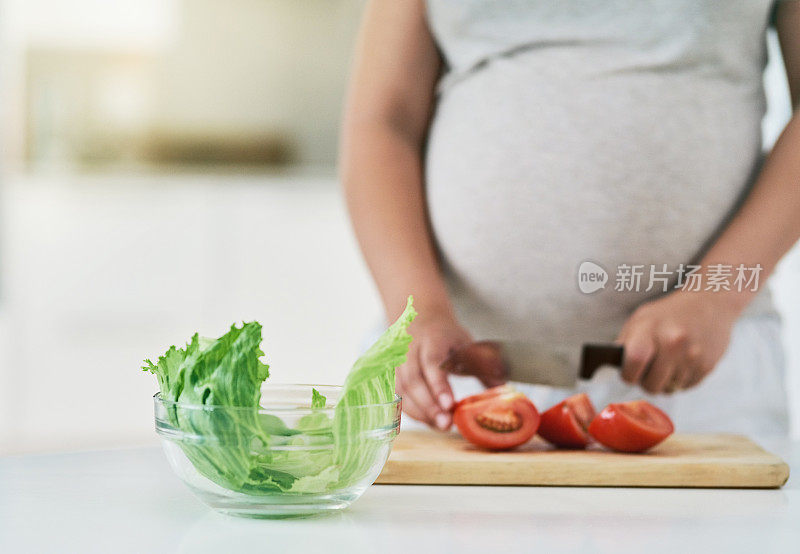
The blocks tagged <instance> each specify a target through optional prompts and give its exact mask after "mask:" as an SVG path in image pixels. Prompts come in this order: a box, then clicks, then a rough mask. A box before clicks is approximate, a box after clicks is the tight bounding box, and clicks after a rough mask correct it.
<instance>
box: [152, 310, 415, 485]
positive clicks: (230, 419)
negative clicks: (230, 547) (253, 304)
mask: <svg viewBox="0 0 800 554" xmlns="http://www.w3.org/2000/svg"><path fill="white" fill-rule="evenodd" d="M415 316H416V312H415V311H414V308H413V305H412V299H411V298H410V297H409V299H408V303H407V305H406V309H405V311H404V312H403V314H402V315H401V316H400V318H398V320H397V321H396V322H395V323H394V324H392V325H391V326H390V327H389V328H388V329H387V330H386V332H385V333H384V334H383V335H382V336H381V337H380V338H379V339H378V340H377V341H376V343H375V344H373V345H372V346H371V347H370V348H369V349H368V350H367V351H366V352H365V353H364V354H363V355H362V356H361V357H360V358H358V360H356V362H355V364H354V365H353V368H352V369H351V371H350V373H349V375H348V376H347V379H346V381H345V384H344V387H343V390H342V394H341V397H340V398H339V400H338V402H337V403H336V406H335V409H334V417H333V420H331V418H330V417H329V416H328V415H327V413H326V412H325V410H324V409H325V407H326V403H327V399H326V398H325V396H324V395H322V394H320V393H319V391H317V390H316V389H312V397H311V400H310V406H311V409H312V412H311V413H310V414H308V415H306V416H304V417H302V418H300V420H298V421H297V423H296V424H295V425H294V427H293V428H290V427H289V426H287V425H286V423H285V422H284V421H283V420H282V419H281V418H279V417H277V416H275V415H271V414H259V413H258V410H259V407H260V404H259V403H260V400H261V385H262V383H263V382H264V380H265V379H266V378H267V377H268V375H269V367H268V366H267V365H266V364H264V363H262V362H261V361H260V360H261V357H262V356H263V355H264V353H263V352H262V351H261V348H260V344H261V325H259V324H258V323H257V322H251V323H244V324H242V326H241V327H236V326H235V325H233V326H231V328H230V330H229V331H228V332H227V333H226V334H225V335H223V336H222V337H220V338H218V339H206V338H202V337H200V336H199V335H197V334H195V335H194V336H193V337H192V338H191V340H190V342H189V343H188V344H187V345H186V346H185V347H184V348H177V347H175V346H172V347H170V348H169V349H168V350H167V352H166V353H165V354H164V355H163V356H160V357H159V358H158V360H157V362H156V363H153V362H151V361H150V360H145V364H144V366H143V368H142V369H143V370H145V371H149V372H151V373H153V374H155V376H156V379H157V381H158V386H159V389H160V391H161V396H162V398H163V399H164V400H165V405H166V406H167V408H168V410H167V414H168V415H167V418H168V424H169V425H170V426H171V427H173V428H174V429H175V430H177V431H179V433H178V436H180V437H181V438H180V439H177V442H178V444H179V445H180V447H181V449H182V450H183V452H184V453H185V454H186V456H187V458H189V460H190V461H191V463H192V464H193V465H194V467H195V469H197V471H198V472H199V473H200V474H202V475H203V476H205V477H207V478H208V479H210V480H211V481H213V482H214V483H216V484H218V485H220V486H222V487H225V488H227V489H231V490H234V491H240V492H247V493H250V494H271V493H275V492H289V493H298V494H303V493H319V492H324V491H327V490H330V489H332V488H334V487H336V488H341V487H347V486H348V485H350V484H353V483H355V482H357V481H358V480H359V479H361V478H362V477H363V476H364V475H365V474H366V473H367V472H368V471H369V469H370V464H372V463H373V461H374V459H375V456H376V453H377V450H376V449H379V448H385V444H384V443H383V441H381V440H379V439H378V438H377V437H376V436H375V434H374V430H375V429H380V428H385V429H390V427H391V426H392V425H393V420H394V410H393V409H392V408H391V407H385V408H384V407H382V408H375V407H372V408H368V407H367V406H370V405H374V404H383V403H387V402H391V401H392V400H393V399H394V395H395V392H394V371H395V368H396V367H397V366H399V365H401V364H402V363H403V362H404V361H405V358H406V354H407V352H408V346H409V343H410V342H411V336H410V335H409V334H408V332H407V329H408V326H409V324H410V323H411V321H412V320H413V319H414V317H415ZM204 406H209V407H210V406H213V409H203V407H204ZM282 445H290V446H309V447H314V448H310V449H307V450H303V449H301V450H282V449H276V448H275V447H276V446H282Z"/></svg>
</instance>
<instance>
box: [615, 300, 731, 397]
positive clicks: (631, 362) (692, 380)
mask: <svg viewBox="0 0 800 554" xmlns="http://www.w3.org/2000/svg"><path fill="white" fill-rule="evenodd" d="M715 294H716V293H714V292H687V291H683V290H679V291H675V292H673V293H671V294H669V295H668V296H665V297H663V298H660V299H658V300H654V301H652V302H647V303H646V304H642V305H641V306H639V308H638V309H637V310H636V311H635V312H634V313H633V315H631V317H630V318H629V319H628V321H627V322H625V325H624V326H623V327H622V331H621V332H620V334H619V336H618V337H617V342H618V343H620V344H622V345H623V346H624V347H625V359H624V361H623V368H622V378H623V379H624V380H625V381H627V382H628V383H631V384H638V385H640V386H641V387H642V388H643V389H644V390H646V391H647V392H649V393H652V394H658V393H668V394H669V393H672V392H675V391H676V390H682V389H687V388H690V387H694V386H695V385H697V384H698V383H700V382H701V381H702V380H703V379H704V378H705V377H706V376H707V375H708V374H709V373H711V371H712V370H713V369H714V367H715V366H716V365H717V362H718V361H719V360H720V358H721V357H722V355H723V354H724V353H725V349H726V348H727V346H728V342H729V341H730V336H731V330H732V328H733V324H734V322H735V321H736V318H737V316H738V311H737V310H735V309H733V308H732V307H730V306H729V305H728V304H726V299H725V297H724V296H725V295H717V296H716V297H715Z"/></svg>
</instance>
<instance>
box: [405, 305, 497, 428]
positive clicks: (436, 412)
mask: <svg viewBox="0 0 800 554" xmlns="http://www.w3.org/2000/svg"><path fill="white" fill-rule="evenodd" d="M409 333H411V335H412V336H413V337H414V340H412V341H411V347H410V349H409V351H408V359H407V361H406V363H404V364H403V365H402V366H400V367H399V368H397V374H396V380H397V392H398V394H400V395H401V396H402V397H403V411H405V412H406V413H407V414H408V415H409V416H411V417H412V418H414V419H416V420H418V421H422V422H423V423H427V424H428V425H430V426H431V427H435V428H437V429H439V430H442V431H445V430H447V429H449V428H450V425H452V423H453V418H452V413H451V412H452V408H453V405H454V404H455V399H454V398H453V391H452V390H451V389H450V384H449V383H448V382H447V370H446V369H445V362H446V361H448V359H450V357H451V356H452V354H453V353H454V352H455V351H457V350H459V349H461V348H463V347H464V346H466V345H468V344H470V343H471V342H472V337H470V335H469V333H468V332H467V331H466V329H464V328H463V327H462V326H461V325H459V323H458V322H457V321H456V320H455V318H454V317H453V316H451V315H433V316H427V317H426V316H424V315H423V314H422V311H420V315H419V316H418V317H417V319H416V321H414V323H412V324H411V328H410V329H409ZM448 365H449V364H448ZM457 369H458V372H459V373H460V374H467V372H469V371H470V370H471V369H472V368H462V367H459V368H457ZM475 376H476V377H478V378H479V379H480V380H481V381H482V382H483V383H484V385H487V386H493V385H496V384H501V383H502V382H503V381H502V379H500V378H498V377H497V376H494V375H475Z"/></svg>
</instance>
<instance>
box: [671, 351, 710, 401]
mask: <svg viewBox="0 0 800 554" xmlns="http://www.w3.org/2000/svg"><path fill="white" fill-rule="evenodd" d="M702 354H703V352H702V349H701V348H700V347H698V346H697V345H693V346H690V347H689V348H687V349H686V359H685V364H684V366H683V368H682V371H679V375H678V376H677V377H676V378H675V386H676V388H677V389H678V390H685V389H688V388H690V387H692V386H693V383H695V384H696V383H699V382H700V381H702V380H703V377H704V373H705V372H704V371H703V355H702Z"/></svg>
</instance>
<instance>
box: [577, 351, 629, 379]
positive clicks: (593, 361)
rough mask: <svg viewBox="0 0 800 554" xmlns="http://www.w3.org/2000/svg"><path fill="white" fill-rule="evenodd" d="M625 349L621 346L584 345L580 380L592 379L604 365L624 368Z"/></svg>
mask: <svg viewBox="0 0 800 554" xmlns="http://www.w3.org/2000/svg"><path fill="white" fill-rule="evenodd" d="M624 356H625V349H624V348H623V346H622V345H620V344H589V343H587V344H584V345H583V350H582V351H581V371H580V378H581V379H584V380H587V379H591V378H592V376H593V375H594V372H595V371H597V368H598V367H600V366H603V365H613V366H616V367H622V360H623V358H624Z"/></svg>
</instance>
